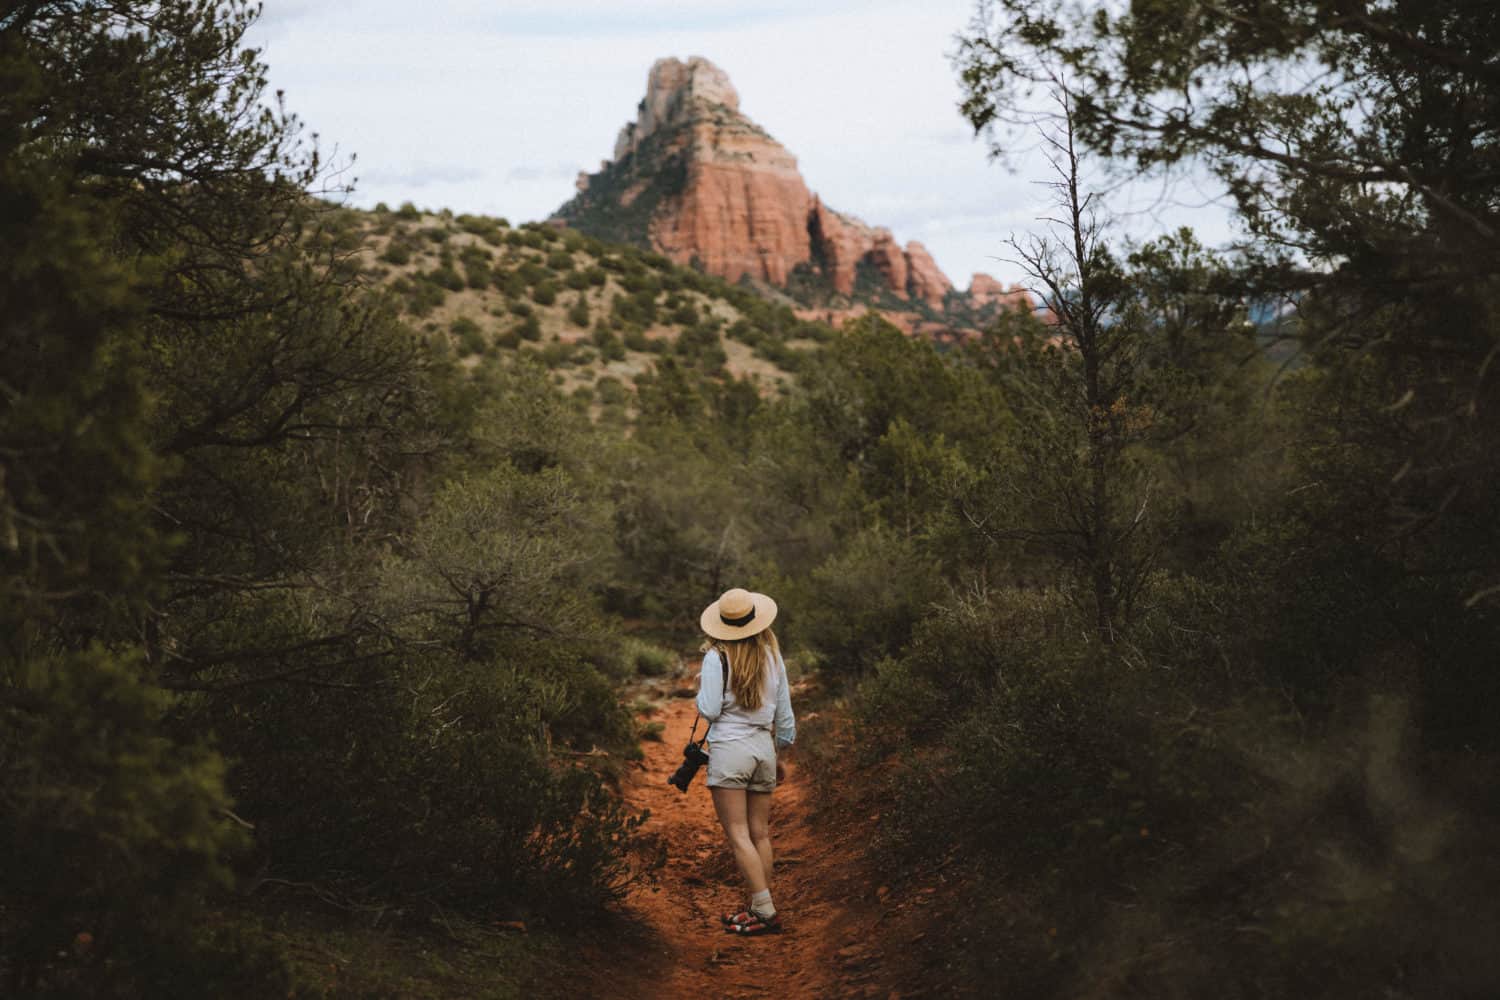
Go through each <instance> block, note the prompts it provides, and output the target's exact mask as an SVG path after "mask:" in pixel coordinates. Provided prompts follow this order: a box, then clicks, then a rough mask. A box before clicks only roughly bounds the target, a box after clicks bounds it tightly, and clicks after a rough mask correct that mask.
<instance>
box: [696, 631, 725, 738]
mask: <svg viewBox="0 0 1500 1000" xmlns="http://www.w3.org/2000/svg"><path fill="white" fill-rule="evenodd" d="M723 708H724V673H723V671H722V670H721V669H720V667H719V653H718V650H714V649H710V650H709V651H708V652H706V653H704V654H703V666H702V669H700V670H699V671H698V714H699V715H701V716H703V717H704V718H705V719H707V720H708V721H709V722H713V721H714V720H715V719H717V718H718V717H719V713H720V712H721V711H723Z"/></svg>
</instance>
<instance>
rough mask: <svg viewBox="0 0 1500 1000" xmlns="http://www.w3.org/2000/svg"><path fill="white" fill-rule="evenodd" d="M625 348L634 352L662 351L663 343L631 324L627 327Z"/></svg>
mask: <svg viewBox="0 0 1500 1000" xmlns="http://www.w3.org/2000/svg"><path fill="white" fill-rule="evenodd" d="M624 340H625V346H626V347H628V348H629V349H630V350H632V351H656V350H660V348H661V346H662V345H661V342H660V341H656V340H652V339H651V338H649V337H647V336H646V331H645V330H642V329H641V328H640V327H639V326H636V325H635V324H634V323H631V324H629V325H627V326H626V327H625V337H624Z"/></svg>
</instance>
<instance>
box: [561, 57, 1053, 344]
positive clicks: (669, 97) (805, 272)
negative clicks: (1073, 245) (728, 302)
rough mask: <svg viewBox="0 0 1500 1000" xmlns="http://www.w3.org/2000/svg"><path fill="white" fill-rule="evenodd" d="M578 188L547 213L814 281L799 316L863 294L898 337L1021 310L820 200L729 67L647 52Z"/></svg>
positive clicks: (762, 278)
mask: <svg viewBox="0 0 1500 1000" xmlns="http://www.w3.org/2000/svg"><path fill="white" fill-rule="evenodd" d="M577 188H578V194H577V195H576V196H575V197H574V198H573V199H572V200H571V201H569V202H568V203H567V204H565V205H563V206H562V207H561V208H560V209H558V211H557V213H556V215H555V216H554V221H556V222H558V223H561V224H566V225H570V226H573V227H575V228H577V229H579V230H581V231H583V232H588V233H591V234H593V235H596V236H599V237H601V238H604V239H610V240H615V241H619V242H625V243H634V244H636V245H642V246H649V247H651V248H653V249H655V250H657V251H659V252H660V253H662V254H664V255H666V256H667V257H669V258H671V259H672V260H674V261H676V262H678V263H681V264H693V263H696V264H697V266H699V267H702V268H703V269H704V270H705V271H707V272H708V273H710V274H716V275H719V276H720V277H723V278H725V279H727V280H729V281H738V280H740V279H741V278H743V277H746V276H748V277H749V278H750V279H752V280H754V281H758V282H763V283H765V284H768V285H772V286H776V287H779V288H786V287H788V285H790V284H792V283H793V282H794V281H796V280H799V279H801V278H806V277H812V276H816V277H817V278H819V279H821V281H820V282H818V285H819V286H820V287H821V288H823V289H825V290H826V291H827V292H828V293H829V294H827V295H826V296H824V297H823V299H822V301H821V302H820V303H819V304H818V305H820V306H821V307H820V308H806V309H804V310H802V311H803V312H804V313H805V314H807V315H808V316H815V317H817V318H823V319H828V320H830V321H835V322H836V321H838V320H839V319H842V318H844V317H845V316H847V315H851V314H854V313H856V312H858V311H860V310H857V309H856V308H855V306H856V305H857V304H858V303H860V302H863V303H865V304H878V305H879V306H880V307H881V308H882V310H883V311H884V312H885V313H886V315H887V316H888V317H889V318H891V319H892V320H893V321H895V322H896V323H897V324H898V325H900V326H902V327H903V328H904V329H906V330H907V332H909V333H911V332H923V333H936V332H938V331H941V330H943V329H945V328H948V329H950V330H951V329H952V328H954V327H960V328H961V327H964V326H972V325H975V324H978V323H980V322H982V321H983V320H984V319H985V318H987V317H989V316H992V315H993V314H994V312H995V311H997V310H998V309H1000V308H1005V307H1020V308H1028V309H1029V308H1031V307H1032V303H1031V300H1030V298H1029V297H1028V296H1027V294H1026V293H1025V292H1024V291H1022V290H1020V289H1017V288H1006V287H1005V286H1003V285H1002V284H1001V283H1000V282H998V281H996V280H995V279H994V278H992V277H990V276H989V275H986V274H975V275H974V276H973V278H972V279H971V280H970V283H969V288H968V290H967V291H965V292H959V291H957V290H956V289H955V288H954V287H953V283H952V282H951V281H949V280H948V278H947V276H946V275H944V274H943V272H942V269H941V268H939V267H938V266H937V263H936V262H935V261H934V260H933V259H932V255H931V254H929V253H928V252H927V248H926V247H924V246H923V245H922V244H921V243H918V242H916V241H911V242H909V243H907V244H906V245H905V246H904V247H903V246H902V245H901V244H900V243H899V242H897V240H896V238H895V237H894V236H892V235H891V232H890V230H888V229H884V228H880V227H874V226H869V225H867V224H865V223H864V222H861V221H860V220H859V219H856V218H854V217H853V216H850V215H846V214H844V213H842V212H838V211H835V210H834V209H833V208H830V207H829V206H828V205H825V204H824V203H823V201H822V199H821V198H819V197H818V196H817V195H816V194H813V193H812V192H811V191H809V190H808V188H807V184H806V183H805V182H804V181H803V179H802V175H801V173H799V172H798V170H797V158H796V157H795V156H793V155H792V154H791V153H790V152H789V151H788V150H787V149H786V147H784V146H782V145H781V144H780V143H779V142H777V141H776V140H775V139H773V138H771V136H770V135H769V134H767V132H766V131H765V130H764V129H762V128H761V127H760V126H759V125H757V124H755V123H754V122H753V121H751V120H750V119H749V118H747V117H746V116H745V115H744V114H742V113H741V112H740V99H739V94H738V93H737V92H736V91H735V89H734V86H733V84H731V83H730V82H729V77H728V75H726V74H725V73H724V71H723V70H721V69H719V68H718V67H717V66H715V65H714V64H713V63H711V62H709V61H708V60H707V59H703V58H701V57H696V56H695V57H693V58H691V59H689V60H687V61H686V62H682V61H680V60H677V59H659V60H657V62H656V63H655V64H654V65H653V66H652V67H651V72H650V73H649V74H648V76H647V79H646V96H645V98H644V99H643V100H642V101H641V102H640V105H639V108H638V113H637V116H636V120H635V121H633V122H629V123H627V124H626V125H625V126H624V128H622V129H621V130H620V134H619V136H618V138H617V139H616V140H615V148H614V158H613V159H611V160H606V161H604V162H603V163H602V164H601V165H600V169H599V170H598V171H597V172H596V173H592V174H590V173H580V174H579V175H578V183H577ZM802 283H803V285H804V286H806V284H807V283H806V282H805V281H804V282H802ZM874 300H879V301H878V302H876V301H874Z"/></svg>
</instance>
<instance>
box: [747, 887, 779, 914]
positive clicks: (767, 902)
mask: <svg viewBox="0 0 1500 1000" xmlns="http://www.w3.org/2000/svg"><path fill="white" fill-rule="evenodd" d="M750 912H751V913H753V914H755V915H756V916H758V917H774V916H776V907H775V905H773V904H772V902H771V890H770V889H762V890H761V891H760V892H756V893H752V894H751V896H750Z"/></svg>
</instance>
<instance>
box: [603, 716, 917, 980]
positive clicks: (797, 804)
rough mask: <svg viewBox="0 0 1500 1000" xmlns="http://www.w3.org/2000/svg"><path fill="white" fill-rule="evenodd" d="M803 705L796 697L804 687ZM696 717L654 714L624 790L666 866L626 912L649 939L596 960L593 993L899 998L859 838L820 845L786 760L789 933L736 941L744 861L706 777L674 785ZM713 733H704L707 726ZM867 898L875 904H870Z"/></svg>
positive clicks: (775, 815)
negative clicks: (858, 859) (724, 923)
mask: <svg viewBox="0 0 1500 1000" xmlns="http://www.w3.org/2000/svg"><path fill="white" fill-rule="evenodd" d="M793 697H794V699H795V697H796V693H795V689H794V695H793ZM695 715H696V710H695V708H694V705H693V700H692V698H691V697H683V696H681V695H680V694H679V695H678V696H676V697H669V698H667V700H666V701H665V702H664V703H662V704H660V707H659V709H658V710H656V711H655V712H654V713H652V714H650V715H649V716H646V718H649V719H650V720H651V721H656V722H661V723H663V724H664V725H665V727H666V728H665V730H664V731H663V733H662V741H661V742H659V743H658V742H654V741H647V742H645V743H644V744H643V747H644V750H645V754H646V756H645V760H644V761H643V762H641V763H640V764H639V765H637V766H636V767H633V768H632V769H631V771H630V772H629V774H628V776H627V777H626V778H625V779H624V781H623V786H624V792H625V796H626V799H627V801H628V802H629V803H630V805H631V806H632V807H633V808H636V809H649V810H650V811H651V818H650V820H648V821H647V824H646V826H645V827H644V831H643V832H644V833H646V834H647V835H650V836H655V837H658V838H660V841H661V842H662V843H663V845H664V846H665V849H666V859H667V860H666V867H665V869H663V871H662V873H661V878H660V881H659V884H658V885H657V886H656V887H654V888H653V887H651V886H640V887H637V888H636V889H635V890H634V891H633V892H632V894H631V895H630V897H629V899H628V900H627V902H626V915H627V918H628V920H629V921H630V926H631V927H632V928H633V929H638V930H639V934H638V935H636V934H629V935H628V938H629V939H628V940H625V941H622V942H617V943H615V944H613V945H611V946H610V947H609V948H608V950H607V953H606V954H602V955H595V956H591V958H590V961H589V965H590V966H591V967H592V975H591V976H590V979H591V980H592V981H591V983H590V984H589V986H590V988H591V989H592V990H593V991H595V992H594V993H593V995H595V996H600V997H621V998H629V997H652V998H661V1000H677V998H682V1000H700V998H708V997H768V996H775V997H787V998H800V997H863V996H870V997H883V998H885V997H891V996H894V995H895V994H893V993H892V992H891V991H890V990H888V989H885V988H882V987H881V986H879V985H878V982H877V980H878V977H879V973H880V968H879V966H880V945H879V942H878V941H876V942H874V943H873V944H871V943H863V942H862V941H861V939H862V938H863V937H864V936H865V932H867V931H869V930H871V929H872V928H873V927H874V925H875V924H876V923H878V921H879V916H880V914H879V910H880V906H879V904H878V903H877V902H876V901H875V899H874V898H873V892H874V887H873V886H871V885H870V884H869V882H868V880H867V879H866V878H865V877H862V876H860V875H858V874H856V870H857V869H858V868H860V867H862V866H859V865H848V864H844V863H843V861H844V859H845V858H847V855H845V854H843V853H842V852H844V851H847V850H849V849H850V848H851V847H854V846H855V845H854V844H853V843H851V841H852V840H854V839H856V838H855V837H852V836H850V837H844V836H840V837H832V838H822V839H820V838H817V837H815V836H814V835H813V833H812V831H811V830H810V828H809V812H810V801H809V799H810V797H811V796H812V795H813V794H814V793H813V791H812V789H811V788H810V786H809V782H808V781H807V778H806V776H805V775H803V774H801V773H799V768H798V761H797V755H796V749H795V748H792V749H791V750H790V751H785V752H784V754H785V756H784V757H783V760H784V761H785V763H786V765H787V771H788V776H787V781H786V782H785V783H784V784H783V785H781V786H780V787H779V788H778V789H777V790H776V793H775V798H774V799H773V800H772V814H771V835H772V839H773V841H774V843H775V847H776V870H775V876H774V877H773V879H772V883H771V888H772V891H773V892H774V894H775V899H776V907H777V909H778V910H779V911H780V912H781V914H782V916H783V919H784V921H785V928H786V929H785V930H784V931H783V933H781V934H778V935H765V936H761V937H752V938H740V937H736V936H733V935H730V934H726V933H724V931H723V930H722V928H721V926H720V922H719V915H720V914H721V913H726V912H732V911H735V910H739V909H742V908H743V905H744V895H743V890H742V888H741V880H740V876H739V872H738V870H737V869H736V868H735V865H734V860H733V858H732V856H731V855H730V853H729V848H728V846H727V845H726V843H725V840H724V835H723V832H722V830H721V829H720V827H719V823H718V820H717V819H716V818H715V816H714V810H713V802H712V800H711V799H710V797H709V793H708V790H707V788H706V787H705V785H704V775H705V772H704V771H702V770H700V771H699V772H698V775H697V776H696V777H695V778H694V779H693V784H692V785H691V787H690V788H689V790H688V792H687V794H686V795H684V794H682V793H681V792H679V791H678V790H677V789H676V788H673V787H672V786H670V785H668V784H667V783H666V779H667V776H668V775H670V774H671V773H672V771H673V770H674V769H675V768H676V767H677V765H678V764H679V763H680V762H681V760H682V748H683V746H684V744H686V742H687V739H688V733H689V731H690V729H691V727H692V723H693V719H694V718H695ZM700 733H701V727H700ZM862 897H863V898H862Z"/></svg>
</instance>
